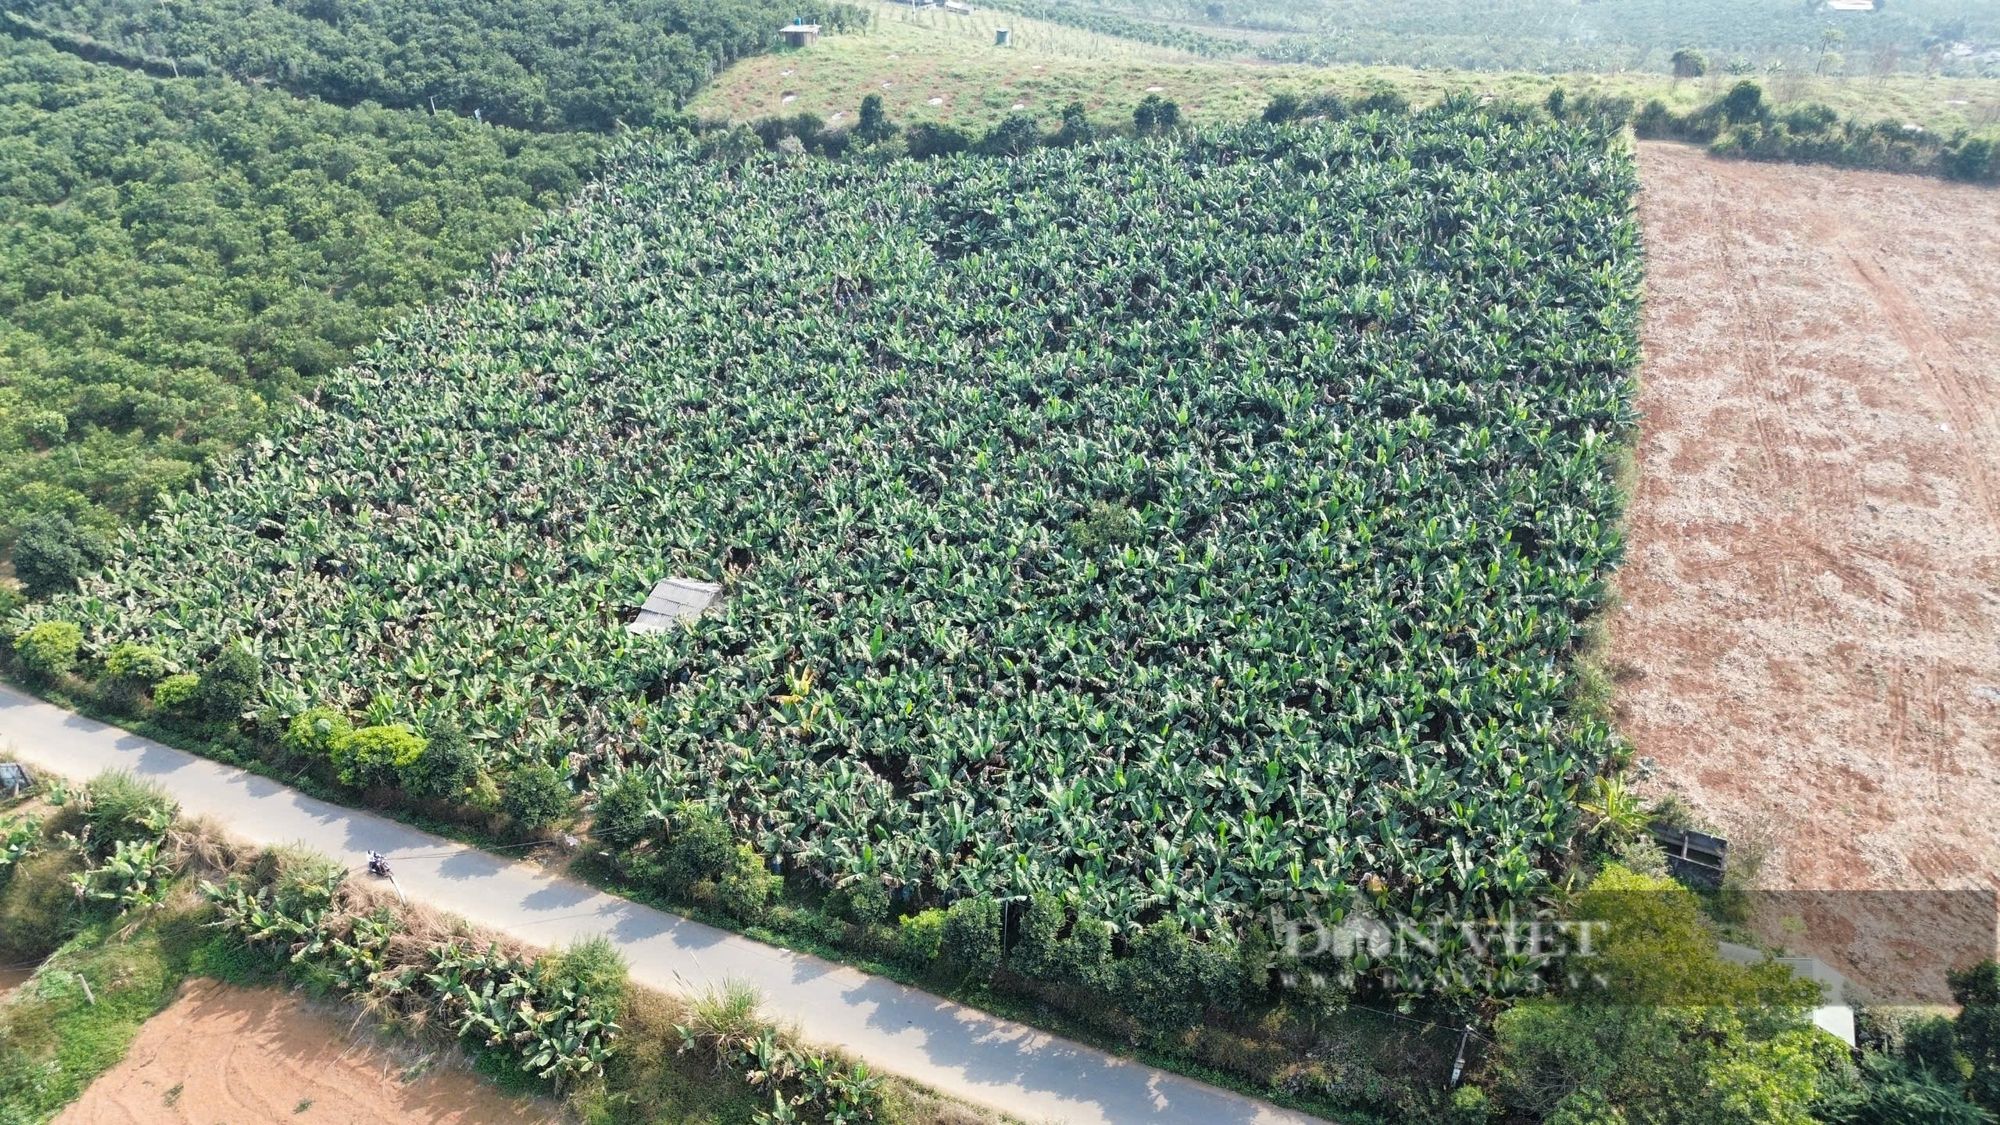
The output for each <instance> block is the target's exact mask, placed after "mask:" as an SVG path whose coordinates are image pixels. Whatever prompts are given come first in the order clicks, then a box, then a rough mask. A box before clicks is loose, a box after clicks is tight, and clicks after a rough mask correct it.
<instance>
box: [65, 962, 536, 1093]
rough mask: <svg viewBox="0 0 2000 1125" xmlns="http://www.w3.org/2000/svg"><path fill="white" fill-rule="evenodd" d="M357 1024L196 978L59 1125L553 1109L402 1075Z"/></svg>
mask: <svg viewBox="0 0 2000 1125" xmlns="http://www.w3.org/2000/svg"><path fill="white" fill-rule="evenodd" d="M352 1022H353V1021H352V1020H351V1018H350V1019H343V1018H339V1017H337V1016H334V1015H330V1014H328V1013H326V1012H323V1011H319V1010H316V1009H314V1008H310V1007H308V1006H307V1005H306V1004H304V1003H303V1002H301V1001H300V1000H299V999H298V998H297V997H295V996H291V995H287V994H286V993H283V992H279V991H277V990H275V989H269V988H258V989H250V988H237V987H234V986H232V985H226V984H218V983H216V982H214V981H210V980H197V981H194V982H191V983H190V984H189V985H188V986H187V987H186V988H185V989H184V990H183V991H182V993H181V995H180V998H179V999H177V1000H175V1001H174V1003H173V1004H172V1005H171V1006H170V1007H168V1008H167V1010H166V1011H164V1012H161V1013H160V1014H159V1015H157V1016H154V1017H153V1018H152V1019H150V1020H148V1021H146V1025H145V1026H144V1027H142V1028H140V1029H139V1034H138V1035H137V1036H136V1037H135V1038H134V1039H133V1040H132V1046H131V1048H130V1050H129V1051H128V1052H127V1053H126V1055H125V1058H124V1060H123V1061H122V1062H120V1063H119V1064H118V1065H117V1066H115V1067H112V1068H111V1069H110V1070H108V1071H106V1072H105V1073H104V1074H102V1075H100V1076H99V1077H98V1079H97V1081H95V1082H93V1083H91V1085H90V1088H89V1089H88V1090H85V1091H84V1093H83V1097H81V1098H79V1099H78V1100H77V1101H76V1102H75V1103H74V1104H72V1105H71V1106H70V1107H69V1108H68V1109H66V1110H64V1111H63V1112H62V1114H61V1115H60V1116H58V1117H57V1118H56V1119H55V1125H214V1123H215V1122H227V1123H228V1125H281V1123H282V1125H530V1123H542V1122H552V1121H555V1120H557V1119H558V1118H557V1114H556V1112H555V1111H554V1110H553V1108H552V1107H550V1106H548V1105H546V1104H542V1103H539V1102H537V1101H536V1100H535V1099H533V1098H509V1097H506V1096H504V1095H502V1094H501V1093H500V1092H499V1091H498V1090H496V1089H494V1088H493V1087H491V1086H487V1085H484V1084H482V1083H481V1082H480V1081H479V1080H478V1079H476V1078H474V1077H473V1076H472V1075H470V1074H468V1073H466V1072H465V1071H463V1070H448V1069H447V1070H438V1069H432V1070H429V1071H427V1072H425V1073H423V1074H421V1075H419V1076H412V1077H411V1078H410V1080H409V1081H405V1080H404V1076H405V1074H406V1072H407V1071H408V1070H409V1069H410V1068H411V1066H412V1064H413V1063H415V1062H417V1061H419V1060H418V1059H417V1058H416V1057H415V1056H411V1057H403V1056H402V1055H401V1054H400V1053H399V1052H394V1051H391V1050H388V1049H385V1048H383V1047H381V1046H379V1045H376V1044H375V1042H374V1041H373V1037H370V1036H366V1035H357V1034H355V1033H354V1032H353V1030H352V1029H351V1024H352Z"/></svg>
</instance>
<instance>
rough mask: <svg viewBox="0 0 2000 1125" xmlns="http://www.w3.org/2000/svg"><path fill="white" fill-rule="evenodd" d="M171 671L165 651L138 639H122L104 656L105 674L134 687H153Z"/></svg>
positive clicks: (122, 683) (120, 682)
mask: <svg viewBox="0 0 2000 1125" xmlns="http://www.w3.org/2000/svg"><path fill="white" fill-rule="evenodd" d="M170 671H172V668H170V667H169V666H168V664H167V658H166V655H165V654H164V653H162V652H161V651H160V650H159V649H156V648H154V647H153V646H151V645H142V644H140V643H138V642H137V641H120V642H118V643H117V644H115V645H112V646H111V651H110V652H108V653H106V654H105V656H104V674H105V676H106V677H108V678H110V679H112V680H114V681H117V682H118V683H119V684H121V685H124V686H126V687H129V688H132V689H144V688H148V687H151V686H152V685H154V684H156V683H158V682H160V680H162V679H163V678H165V677H166V675H167V673H168V672H170Z"/></svg>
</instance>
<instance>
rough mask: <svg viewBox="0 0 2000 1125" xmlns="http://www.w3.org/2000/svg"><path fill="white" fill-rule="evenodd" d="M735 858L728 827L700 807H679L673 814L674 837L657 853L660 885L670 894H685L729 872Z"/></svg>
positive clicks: (719, 818) (731, 836) (733, 838)
mask: <svg viewBox="0 0 2000 1125" xmlns="http://www.w3.org/2000/svg"><path fill="white" fill-rule="evenodd" d="M735 858H736V837H735V836H734V835H733V834H732V833H731V832H730V831H729V825H727V824H724V823H723V821H722V818H721V817H719V816H717V815H715V813H713V812H711V811H709V810H708V809H707V808H705V807H703V806H701V805H682V806H681V807H680V808H679V809H677V810H676V811H675V813H674V817H673V834H672V835H671V836H669V837H668V838H667V842H666V845H665V846H664V847H663V848H661V849H660V869H659V879H660V883H661V885H662V886H663V887H665V888H666V890H667V891H668V892H669V893H671V894H685V893H686V892H687V890H688V888H689V887H692V886H694V885H695V884H696V883H703V882H707V881H708V880H710V879H714V878H716V877H718V876H720V875H721V874H722V873H723V872H724V871H727V870H729V866H730V864H731V862H732V861H734V859H735Z"/></svg>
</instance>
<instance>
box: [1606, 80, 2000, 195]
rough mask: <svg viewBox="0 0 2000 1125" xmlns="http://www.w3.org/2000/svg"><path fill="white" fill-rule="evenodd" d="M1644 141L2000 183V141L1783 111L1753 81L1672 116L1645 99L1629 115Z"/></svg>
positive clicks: (1807, 109) (1828, 111)
mask: <svg viewBox="0 0 2000 1125" xmlns="http://www.w3.org/2000/svg"><path fill="white" fill-rule="evenodd" d="M1632 127H1633V130H1634V132H1636V133H1637V134H1638V135H1639V136H1640V137H1646V138H1661V139H1667V140H1680V141H1692V142H1696V143H1700V144H1706V145H1708V146H1709V150H1710V151H1711V152H1713V153H1715V154H1716V155H1718V156H1729V157H1739V158H1743V159H1749V160H1769V161H1783V162H1792V163H1800V164H1832V165H1836V166H1839V167H1843V168H1871V169H1878V170H1881V171H1887V172H1908V173H1915V174H1918V175H1927V176H1942V177H1944V178H1945V179H1951V180H1960V181H1964V182H1966V183H2000V161H1996V160H1995V159H1994V153H1995V151H1996V148H1997V147H2000V142H1996V140H1995V138H1993V137H1990V136H1976V135H1974V134H1972V133H1971V132H1969V131H1967V130H1959V131H1957V132H1954V133H1950V134H1945V133H1938V132H1933V131H1931V130H1927V129H1923V128H1921V127H1919V126H1916V125H1911V124H1908V123H1904V122H1898V121H1892V120H1881V121H1873V122H1867V121H1862V120H1860V119H1858V118H1854V117H1848V116H1844V115H1842V114H1841V113H1840V112H1839V111H1837V110H1835V109H1833V108H1832V107H1831V106H1826V105H1821V104H1819V103H1817V102H1807V103H1803V104H1799V105H1793V106H1785V107H1779V106H1775V105H1772V104H1771V103H1769V102H1767V101H1765V100H1764V91H1763V88H1762V87H1760V86H1758V85H1757V84H1756V83H1755V82H1748V81H1745V82H1738V83H1737V84H1736V85H1735V86H1734V87H1732V88H1731V89H1730V90H1729V92H1728V93H1726V94H1724V95H1722V96H1721V97H1720V98H1717V99H1716V100H1715V101H1713V102H1710V103H1709V104H1707V105H1705V106H1701V107H1699V108H1697V109H1693V110H1689V111H1688V112H1686V113H1675V112H1674V111H1672V110H1670V109H1668V108H1667V106H1666V104H1665V103H1664V102H1661V101H1658V100H1654V101H1650V102H1647V103H1646V105H1645V106H1644V107H1642V108H1641V109H1640V110H1639V112H1638V113H1637V114H1636V115H1634V116H1633V118H1632Z"/></svg>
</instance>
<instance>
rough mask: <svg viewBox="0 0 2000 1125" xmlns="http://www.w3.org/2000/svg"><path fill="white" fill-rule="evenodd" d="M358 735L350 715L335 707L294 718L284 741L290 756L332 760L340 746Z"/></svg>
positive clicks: (306, 712)
mask: <svg viewBox="0 0 2000 1125" xmlns="http://www.w3.org/2000/svg"><path fill="white" fill-rule="evenodd" d="M353 733H354V724H352V723H350V722H348V721H347V715H346V714H345V713H343V712H341V711H337V710H335V709H334V708H332V707H313V708H310V709H308V710H305V711H301V712H299V713H298V714H296V715H294V716H292V721H291V723H290V724H289V725H288V726H286V727H285V736H284V738H283V739H282V740H281V742H282V744H283V746H284V748H285V750H286V751H287V752H288V753H292V754H297V755H300V756H301V757H306V758H313V759H319V760H327V761H331V760H332V759H333V757H334V755H335V752H336V750H337V748H338V747H339V746H340V744H341V743H342V742H344V741H346V739H347V738H348V737H349V736H350V735H352V734H353Z"/></svg>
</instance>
